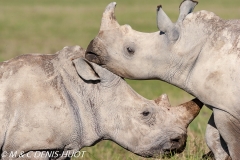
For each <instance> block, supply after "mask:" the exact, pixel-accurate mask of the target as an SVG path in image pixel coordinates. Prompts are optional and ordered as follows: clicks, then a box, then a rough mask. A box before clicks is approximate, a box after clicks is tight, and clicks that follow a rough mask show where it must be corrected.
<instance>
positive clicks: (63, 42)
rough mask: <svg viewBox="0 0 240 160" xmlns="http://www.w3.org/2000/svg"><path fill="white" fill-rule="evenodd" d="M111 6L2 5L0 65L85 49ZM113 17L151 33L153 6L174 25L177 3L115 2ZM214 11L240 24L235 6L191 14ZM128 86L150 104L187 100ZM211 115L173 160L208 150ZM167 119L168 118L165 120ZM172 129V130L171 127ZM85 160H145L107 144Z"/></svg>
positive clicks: (233, 1) (88, 1)
mask: <svg viewBox="0 0 240 160" xmlns="http://www.w3.org/2000/svg"><path fill="white" fill-rule="evenodd" d="M110 2H111V0H96V1H93V0H0V61H4V60H7V59H10V58H13V57H15V56H17V55H21V54H27V53H43V54H53V53H55V52H57V51H58V50H61V49H62V48H63V47H64V46H72V45H80V46H82V47H83V48H86V47H87V45H88V43H89V42H90V41H91V40H92V39H93V38H94V37H95V36H96V35H97V33H98V30H99V27H100V22H101V17H102V13H103V11H104V9H105V7H106V6H107V4H109V3H110ZM116 2H117V8H116V11H115V15H116V17H117V20H118V22H119V23H120V24H121V25H123V24H129V25H131V26H132V28H133V29H135V30H138V31H141V32H155V31H157V25H156V6H157V5H159V4H162V6H163V9H164V11H165V12H166V13H167V15H168V16H169V17H170V18H171V19H172V21H175V20H176V19H177V18H178V7H179V4H180V3H181V0H151V1H147V0H119V1H117V0H116ZM198 10H208V11H212V12H214V13H215V14H217V15H218V16H220V17H221V18H223V19H240V1H239V0H218V1H209V0H199V4H198V5H197V6H196V8H195V12H196V11H198ZM127 82H128V83H129V84H130V85H131V86H132V87H133V88H134V89H135V90H136V91H137V92H138V93H139V94H141V95H142V96H144V97H146V98H149V99H154V98H157V97H158V96H159V95H161V94H163V93H167V94H168V95H169V99H170V101H171V104H172V105H173V106H174V105H177V104H180V103H183V102H186V101H189V100H191V99H192V98H193V97H192V96H190V95H189V94H187V93H186V92H184V91H182V90H180V89H178V88H176V87H174V86H171V85H169V84H167V83H164V82H160V81H130V80H127ZM210 114H211V111H210V110H209V109H207V108H206V107H204V108H203V109H202V111H201V113H200V115H199V116H198V117H197V118H196V119H195V120H194V121H193V122H192V123H191V125H190V127H189V129H188V142H187V147H186V149H185V151H184V152H183V153H182V154H180V155H176V156H174V157H172V158H171V159H183V160H184V159H188V160H195V159H196V160H197V159H200V158H201V157H202V155H203V154H204V153H207V152H208V151H209V150H208V148H207V146H206V144H205V142H204V133H205V129H206V124H207V121H208V119H209V117H210ZM166 118H167V117H166ZM170 127H171V126H170ZM82 150H84V151H87V152H86V153H85V155H84V157H83V158H80V159H87V160H123V159H128V160H144V159H145V158H142V157H139V156H136V155H134V154H132V153H130V152H128V151H127V150H125V149H123V148H121V147H119V146H118V145H117V144H115V143H113V142H110V141H102V142H100V143H98V144H96V145H95V146H94V147H86V148H83V149H82Z"/></svg>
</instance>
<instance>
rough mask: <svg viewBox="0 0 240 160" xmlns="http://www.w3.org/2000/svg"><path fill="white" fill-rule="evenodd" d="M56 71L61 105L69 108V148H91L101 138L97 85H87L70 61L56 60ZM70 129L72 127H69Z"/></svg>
mask: <svg viewBox="0 0 240 160" xmlns="http://www.w3.org/2000/svg"><path fill="white" fill-rule="evenodd" d="M53 64H54V66H55V68H58V70H57V71H56V76H57V77H56V78H55V79H57V82H56V83H57V84H56V86H57V88H56V89H58V90H59V93H60V94H62V95H60V96H61V97H62V99H63V105H64V106H65V107H67V108H69V112H70V113H69V114H71V117H72V121H73V122H74V123H73V124H69V125H70V126H73V128H74V129H73V131H72V135H69V136H70V137H72V144H71V146H73V147H77V148H78V149H81V148H83V147H85V146H92V145H94V144H95V143H96V142H98V141H99V140H100V139H101V138H102V136H101V133H100V129H99V126H98V122H97V121H98V119H97V113H96V111H97V110H96V105H97V102H96V99H97V98H98V89H97V84H89V83H88V84H87V83H86V82H84V81H83V80H82V79H81V78H80V77H79V75H78V74H77V72H76V69H75V68H74V66H73V64H72V61H71V60H67V59H61V57H59V59H57V60H56V61H54V62H53ZM71 128H72V127H71ZM69 129H70V127H69Z"/></svg>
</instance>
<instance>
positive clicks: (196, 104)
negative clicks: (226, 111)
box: [176, 98, 203, 127]
mask: <svg viewBox="0 0 240 160" xmlns="http://www.w3.org/2000/svg"><path fill="white" fill-rule="evenodd" d="M202 106H203V103H202V102H201V101H200V100H198V99H197V98H195V99H193V100H191V101H189V102H186V103H183V104H181V105H179V106H177V107H176V108H177V110H178V111H177V112H178V114H179V119H180V121H182V122H183V123H184V124H186V127H187V126H188V125H189V124H190V123H191V122H192V120H193V119H194V118H195V117H196V116H197V115H198V113H199V112H200V110H201V108H202Z"/></svg>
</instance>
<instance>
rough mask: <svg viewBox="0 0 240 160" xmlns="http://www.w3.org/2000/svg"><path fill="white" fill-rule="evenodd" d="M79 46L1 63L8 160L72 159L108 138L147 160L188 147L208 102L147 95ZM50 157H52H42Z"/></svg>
mask: <svg viewBox="0 0 240 160" xmlns="http://www.w3.org/2000/svg"><path fill="white" fill-rule="evenodd" d="M84 53H85V50H83V49H82V48H81V47H79V46H74V47H64V48H63V49H62V50H61V51H59V52H57V53H56V54H53V55H36V54H35V55H34V54H31V55H23V56H19V57H16V58H14V59H11V60H9V61H5V62H2V63H1V64H0V68H1V69H0V77H1V79H0V102H1V103H0V109H1V112H0V122H1V125H2V129H1V131H0V144H1V155H4V156H2V157H1V158H2V159H9V157H10V156H12V155H11V154H10V153H11V152H14V153H16V154H15V156H14V157H10V158H12V159H22V158H23V157H24V158H25V159H34V158H36V157H34V156H36V152H43V151H47V152H54V154H53V153H50V155H52V156H53V157H47V159H48V158H49V159H50V158H54V159H64V158H66V157H63V156H62V154H64V152H65V154H66V152H68V153H69V154H68V155H71V154H70V153H75V152H76V151H78V150H80V149H81V148H82V147H85V146H92V145H94V144H95V143H96V142H98V141H100V140H102V139H109V140H112V141H114V142H116V143H118V144H119V145H121V146H122V147H124V148H126V149H128V150H130V151H131V152H133V153H135V154H138V155H140V156H144V157H151V156H157V155H160V154H169V153H170V151H173V152H181V151H182V150H183V149H184V146H185V142H186V137H187V135H186V132H187V130H186V128H187V126H188V124H189V123H190V122H191V121H192V120H193V119H194V117H195V116H197V114H198V112H199V110H200V108H201V107H202V103H201V102H200V101H199V100H197V99H194V100H192V101H190V102H187V103H185V104H182V105H179V106H177V107H171V106H170V104H169V101H168V98H167V96H166V95H162V96H160V97H159V98H158V99H157V100H155V101H152V100H147V99H145V98H143V97H142V96H140V95H139V94H137V93H136V92H135V91H134V90H133V89H132V88H131V87H130V86H129V85H128V84H127V83H126V82H125V81H124V80H123V79H122V78H120V77H119V76H117V75H115V74H113V73H112V72H110V71H108V70H106V69H104V68H102V67H100V66H98V65H96V64H94V63H90V62H88V61H87V60H85V59H84V58H83V56H84ZM38 158H39V159H46V157H38Z"/></svg>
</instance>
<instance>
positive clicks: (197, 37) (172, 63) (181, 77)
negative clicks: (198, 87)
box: [156, 11, 216, 95]
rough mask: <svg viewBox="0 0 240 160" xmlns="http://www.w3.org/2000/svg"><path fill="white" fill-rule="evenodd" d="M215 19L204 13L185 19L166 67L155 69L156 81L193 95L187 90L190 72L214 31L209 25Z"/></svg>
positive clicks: (213, 16)
mask: <svg viewBox="0 0 240 160" xmlns="http://www.w3.org/2000/svg"><path fill="white" fill-rule="evenodd" d="M215 18H216V16H215V15H213V13H210V12H206V11H200V12H196V13H192V14H189V15H188V16H187V17H186V19H185V20H184V21H183V24H181V25H180V26H179V28H180V29H179V30H180V36H179V39H178V40H177V41H176V42H175V43H174V44H173V45H172V47H171V49H170V51H169V55H170V56H169V58H168V59H167V61H168V66H164V68H162V67H161V64H159V66H160V67H158V68H156V73H159V75H158V76H157V78H158V79H161V80H163V81H166V82H168V83H170V84H173V85H175V86H177V87H179V88H181V89H183V90H185V91H187V92H188V93H190V94H193V95H194V93H193V91H192V89H190V88H189V83H191V80H192V78H191V76H192V72H193V70H194V68H195V67H196V64H198V62H199V58H201V55H202V54H203V49H204V47H205V46H206V43H207V40H208V38H209V37H210V36H211V34H212V33H213V32H214V30H215V29H216V28H214V27H213V26H212V23H211V21H212V20H213V19H215ZM159 68H160V69H159ZM162 70H163V71H164V70H166V72H162ZM159 71H160V72H159Z"/></svg>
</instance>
